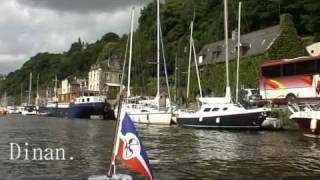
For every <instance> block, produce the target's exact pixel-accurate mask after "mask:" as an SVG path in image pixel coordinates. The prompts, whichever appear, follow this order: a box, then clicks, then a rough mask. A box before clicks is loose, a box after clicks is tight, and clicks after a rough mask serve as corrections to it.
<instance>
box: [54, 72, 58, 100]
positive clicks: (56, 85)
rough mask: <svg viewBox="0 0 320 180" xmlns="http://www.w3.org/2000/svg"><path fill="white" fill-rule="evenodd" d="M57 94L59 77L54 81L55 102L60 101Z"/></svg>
mask: <svg viewBox="0 0 320 180" xmlns="http://www.w3.org/2000/svg"><path fill="white" fill-rule="evenodd" d="M57 94H58V77H57V76H56V78H55V79H54V101H58V100H57V97H58V95H57Z"/></svg>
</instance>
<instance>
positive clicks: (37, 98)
mask: <svg viewBox="0 0 320 180" xmlns="http://www.w3.org/2000/svg"><path fill="white" fill-rule="evenodd" d="M38 101H39V73H38V75H37V97H36V102H35V103H36V106H38V105H39V104H38Z"/></svg>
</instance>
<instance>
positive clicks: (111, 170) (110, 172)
mask: <svg viewBox="0 0 320 180" xmlns="http://www.w3.org/2000/svg"><path fill="white" fill-rule="evenodd" d="M125 92H126V89H125V88H124V89H122V92H121V93H120V97H119V101H118V113H117V119H116V123H115V128H114V129H115V131H114V133H113V138H112V141H113V146H112V150H111V153H112V154H111V161H110V166H109V170H108V174H107V176H108V177H112V176H113V175H115V174H116V167H115V160H116V153H115V147H116V144H117V137H118V131H119V124H120V116H121V109H122V102H123V96H124V93H125Z"/></svg>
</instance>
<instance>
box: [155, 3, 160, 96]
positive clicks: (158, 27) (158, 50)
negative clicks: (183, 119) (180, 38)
mask: <svg viewBox="0 0 320 180" xmlns="http://www.w3.org/2000/svg"><path fill="white" fill-rule="evenodd" d="M156 97H160V2H159V0H157V96H156Z"/></svg>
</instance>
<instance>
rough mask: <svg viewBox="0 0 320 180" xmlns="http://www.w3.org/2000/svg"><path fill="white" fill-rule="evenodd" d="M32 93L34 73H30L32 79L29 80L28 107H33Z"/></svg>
mask: <svg viewBox="0 0 320 180" xmlns="http://www.w3.org/2000/svg"><path fill="white" fill-rule="evenodd" d="M31 92H32V72H30V79H29V95H28V105H31Z"/></svg>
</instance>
